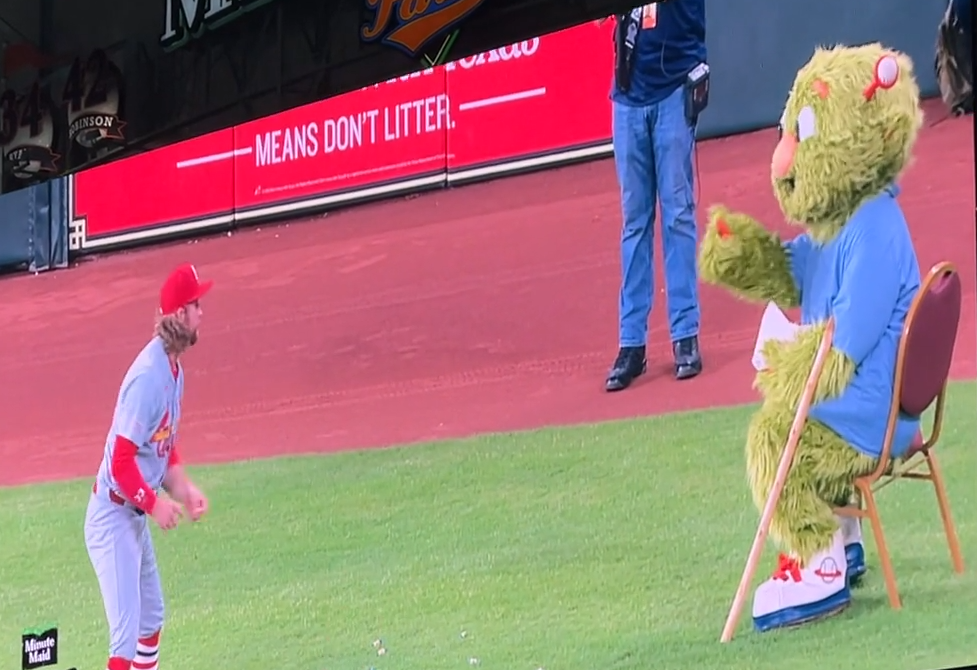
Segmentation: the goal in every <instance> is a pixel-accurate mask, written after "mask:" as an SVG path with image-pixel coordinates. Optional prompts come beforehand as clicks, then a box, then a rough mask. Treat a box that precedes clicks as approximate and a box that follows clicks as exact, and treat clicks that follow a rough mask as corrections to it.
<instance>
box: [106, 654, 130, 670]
mask: <svg viewBox="0 0 977 670" xmlns="http://www.w3.org/2000/svg"><path fill="white" fill-rule="evenodd" d="M130 663H131V661H130V660H129V659H127V658H119V657H118V656H113V657H112V658H110V659H109V662H108V665H106V666H105V667H106V670H129V665H130Z"/></svg>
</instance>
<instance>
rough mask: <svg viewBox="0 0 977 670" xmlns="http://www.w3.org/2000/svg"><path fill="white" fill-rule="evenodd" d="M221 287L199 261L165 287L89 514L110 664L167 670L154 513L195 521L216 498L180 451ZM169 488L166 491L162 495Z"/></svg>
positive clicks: (167, 524) (161, 521)
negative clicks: (192, 370) (207, 317)
mask: <svg viewBox="0 0 977 670" xmlns="http://www.w3.org/2000/svg"><path fill="white" fill-rule="evenodd" d="M212 286H213V282H212V281H204V282H201V281H200V278H199V277H198V276H197V271H196V269H195V268H194V267H193V266H192V265H189V264H187V265H181V266H180V267H178V268H177V269H176V270H175V271H174V272H173V273H172V274H171V275H170V276H169V277H168V278H167V280H166V283H164V284H163V288H162V290H161V291H160V299H159V313H158V314H157V317H156V330H155V334H154V337H153V339H152V340H151V341H150V342H149V344H147V345H146V346H145V347H144V348H143V350H142V351H141V352H140V353H139V355H138V356H137V357H136V360H135V361H134V362H133V363H132V365H131V366H130V367H129V370H128V372H127V373H126V376H125V378H124V379H123V380H122V387H121V388H120V389H119V396H118V400H117V401H116V406H115V414H114V416H113V418H112V427H111V429H110V430H109V434H108V438H107V440H106V443H105V453H104V456H103V457H102V464H101V467H99V470H98V476H97V478H96V480H95V485H94V486H93V487H92V495H91V498H90V499H89V502H88V512H87V514H86V517H85V545H86V547H87V548H88V556H89V558H90V559H91V562H92V567H94V568H95V574H96V576H97V577H98V584H99V588H100V590H101V592H102V601H103V603H104V605H105V616H106V618H107V619H108V624H109V660H108V665H107V666H106V667H107V670H157V667H158V664H159V638H160V630H161V629H162V627H163V594H162V590H161V587H160V579H159V572H158V571H157V567H156V552H155V550H154V549H153V541H152V537H151V536H150V532H149V525H148V523H147V519H148V518H152V519H153V521H155V522H156V523H157V524H158V525H159V527H160V528H162V529H163V530H164V531H166V530H170V529H172V528H175V527H176V525H177V523H178V522H179V520H180V519H181V518H182V517H183V516H184V514H186V515H189V517H190V519H192V520H193V521H196V520H198V519H199V518H200V517H201V516H203V514H204V513H206V511H207V506H208V503H207V498H205V497H204V495H203V494H202V493H201V492H200V490H199V489H198V488H197V487H196V486H194V484H193V482H191V481H190V479H189V477H187V474H186V472H184V470H183V466H182V465H181V463H180V454H179V451H177V428H178V426H179V423H180V404H181V400H182V398H183V366H182V365H181V363H180V356H181V355H182V354H183V352H184V351H186V350H187V349H188V348H189V347H191V346H193V345H194V344H195V343H196V341H197V329H198V327H199V325H200V317H201V315H202V312H201V310H200V302H199V301H200V299H201V298H202V297H203V296H204V294H206V293H207V291H209V290H210V288H211V287H212ZM160 489H162V491H163V492H165V494H166V495H164V494H163V493H162V492H160Z"/></svg>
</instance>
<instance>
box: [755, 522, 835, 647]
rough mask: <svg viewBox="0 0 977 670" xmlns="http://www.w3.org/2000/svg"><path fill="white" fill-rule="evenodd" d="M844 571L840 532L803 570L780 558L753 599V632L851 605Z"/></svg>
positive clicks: (794, 562) (824, 615) (796, 623)
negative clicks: (774, 569) (771, 573)
mask: <svg viewBox="0 0 977 670" xmlns="http://www.w3.org/2000/svg"><path fill="white" fill-rule="evenodd" d="M847 571H848V564H847V562H846V560H845V544H844V538H843V536H842V531H841V530H840V529H839V530H838V532H837V533H835V536H834V539H833V540H832V542H831V547H830V548H829V549H828V551H825V552H821V553H819V554H817V555H815V556H814V558H812V559H811V562H810V564H809V565H808V566H807V567H806V568H801V567H800V566H799V565H798V563H797V561H796V560H795V559H793V558H791V557H789V556H784V555H783V554H782V555H781V556H780V563H779V565H778V568H777V571H776V572H775V573H774V575H773V577H771V578H770V579H768V580H767V581H766V582H764V583H763V584H760V586H759V587H758V588H757V590H756V593H755V594H754V595H753V626H754V628H756V630H758V631H760V632H764V631H768V630H773V629H775V628H786V627H788V626H796V625H798V624H802V623H807V622H808V621H813V620H815V619H821V618H824V617H827V616H830V615H832V614H836V613H838V612H840V611H841V610H843V609H844V608H845V607H847V606H848V604H849V603H850V602H851V591H850V590H849V588H848V579H847V577H846V575H847Z"/></svg>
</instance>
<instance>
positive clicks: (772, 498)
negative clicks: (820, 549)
mask: <svg viewBox="0 0 977 670" xmlns="http://www.w3.org/2000/svg"><path fill="white" fill-rule="evenodd" d="M833 337H834V320H833V319H831V320H829V321H828V323H827V325H826V327H825V330H824V335H823V336H822V337H821V346H820V347H818V354H817V356H816V357H815V359H814V365H812V366H811V374H810V375H808V377H807V384H806V385H805V386H804V392H803V393H802V394H801V401H800V403H799V404H798V406H797V412H795V413H794V422H793V423H792V424H791V426H790V433H789V434H788V436H787V445H786V446H785V447H784V453H783V455H782V456H781V457H780V465H779V466H778V467H777V476H776V477H775V478H774V482H773V488H772V489H770V495H769V496H767V502H766V504H765V505H764V506H763V514H761V515H760V525H759V526H758V527H757V531H756V536H755V537H754V538H753V546H752V547H751V548H750V555H749V557H748V558H747V559H746V567H745V568H744V569H743V576H742V577H741V578H740V584H739V587H737V589H736V596H735V597H734V598H733V605H732V607H730V608H729V615H728V616H727V617H726V625H725V626H724V627H723V634H722V637H720V638H719V641H720V642H723V643H726V642H729V641H730V640H732V639H733V631H735V630H736V625H737V624H738V623H739V618H740V613H741V612H742V611H743V605H744V602H745V600H746V593H747V589H749V588H750V583H751V582H752V581H753V576H754V574H756V569H757V564H758V563H759V562H760V555H761V554H762V553H763V545H764V543H765V542H766V541H767V532H768V531H769V530H770V520H771V519H772V518H773V513H774V510H775V509H777V503H779V502H780V494H781V493H782V492H783V490H784V484H785V483H786V482H787V475H788V474H789V473H790V467H791V465H792V464H793V462H794V452H795V451H797V442H798V441H799V440H800V438H801V431H802V430H803V429H804V423H805V422H806V421H807V415H808V412H809V411H810V410H811V403H812V402H813V401H814V391H815V389H816V388H817V385H818V380H819V379H821V370H822V369H824V364H825V361H826V360H827V358H828V353H829V352H830V351H831V341H832V339H833Z"/></svg>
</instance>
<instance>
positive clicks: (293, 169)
mask: <svg viewBox="0 0 977 670" xmlns="http://www.w3.org/2000/svg"><path fill="white" fill-rule="evenodd" d="M612 66H613V47H612V43H611V25H610V23H608V24H605V25H604V26H602V27H598V26H596V25H595V24H587V25H582V26H577V27H575V28H571V29H569V30H565V31H562V32H559V33H554V34H551V35H546V36H544V37H540V38H534V39H532V40H527V41H524V42H520V43H519V44H513V45H510V46H508V47H505V48H501V49H497V50H493V51H490V52H488V53H483V54H479V55H477V56H471V57H469V58H464V59H461V60H459V61H455V62H452V63H448V64H446V65H444V66H439V67H436V68H431V69H428V70H424V71H422V72H417V73H414V74H411V75H408V76H404V77H400V78H397V79H393V80H390V81H387V82H384V83H382V84H376V85H373V86H369V87H367V88H364V89H361V90H359V91H355V92H352V93H349V94H346V95H342V96H338V97H335V98H330V99H328V100H323V101H321V102H317V103H313V104H311V105H307V106H305V107H300V108H297V109H293V110H289V111H287V112H283V113H281V114H277V115H275V116H271V117H267V118H264V119H258V120H256V121H252V122H250V123H247V124H244V125H241V126H237V127H235V128H230V129H227V130H223V131H219V132H216V133H212V134H210V135H205V136H203V137H199V138H195V139H192V140H188V141H186V142H181V143H179V144H176V145H173V146H169V147H165V148H163V149H158V150H156V151H152V152H148V153H145V154H141V155H137V156H134V157H132V158H127V159H124V160H120V161H116V162H113V163H109V164H107V165H105V166H102V167H98V168H94V169H91V170H86V171H84V172H81V173H78V174H76V175H74V176H72V177H71V178H70V198H71V211H72V217H71V218H72V221H71V224H70V225H71V230H70V233H71V235H70V240H71V249H72V250H73V251H75V252H84V251H86V250H96V249H100V248H104V247H107V246H115V245H118V244H124V243H132V242H136V241H149V240H155V239H160V238H165V237H167V236H171V235H174V234H183V233H186V232H189V231H202V230H208V229H215V228H221V227H227V226H230V225H233V224H235V223H237V222H247V221H253V220H256V219H261V218H265V217H272V216H283V215H293V214H299V213H301V212H303V211H307V210H311V209H316V208H324V207H328V206H331V205H336V204H339V203H344V202H351V201H357V200H364V199H368V198H375V197H381V196H386V195H390V194H393V193H404V192H411V191H416V190H420V189H423V188H431V187H436V186H443V185H445V184H447V183H454V182H458V181H464V180H470V179H477V178H481V177H486V176H489V175H493V174H501V173H505V172H513V171H517V170H520V169H527V168H530V167H538V166H542V165H547V164H552V163H558V162H564V161H568V160H573V159H579V158H585V157H588V156H595V155H599V154H605V153H607V152H608V151H609V149H610V146H609V140H610V128H611V126H610V102H609V100H608V93H609V91H610V86H611V72H612V70H613V67H612Z"/></svg>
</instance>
